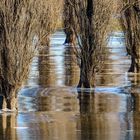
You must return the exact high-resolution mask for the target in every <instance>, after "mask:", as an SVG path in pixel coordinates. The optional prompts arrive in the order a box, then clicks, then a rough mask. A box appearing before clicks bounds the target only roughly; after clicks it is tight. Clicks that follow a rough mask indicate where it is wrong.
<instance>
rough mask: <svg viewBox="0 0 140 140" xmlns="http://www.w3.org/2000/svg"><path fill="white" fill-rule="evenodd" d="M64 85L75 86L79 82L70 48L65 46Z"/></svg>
mask: <svg viewBox="0 0 140 140" xmlns="http://www.w3.org/2000/svg"><path fill="white" fill-rule="evenodd" d="M64 63H65V65H64V68H65V85H66V86H76V85H77V83H78V80H79V67H78V66H77V64H76V63H77V62H76V56H75V54H74V51H73V47H72V46H66V47H65V52H64Z"/></svg>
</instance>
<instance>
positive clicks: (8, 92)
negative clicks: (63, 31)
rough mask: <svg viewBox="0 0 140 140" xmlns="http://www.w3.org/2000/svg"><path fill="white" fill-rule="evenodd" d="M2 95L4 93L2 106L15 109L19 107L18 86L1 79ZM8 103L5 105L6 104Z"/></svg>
mask: <svg viewBox="0 0 140 140" xmlns="http://www.w3.org/2000/svg"><path fill="white" fill-rule="evenodd" d="M0 84H1V95H2V98H1V100H2V103H1V108H2V109H4V108H7V109H10V110H15V109H17V98H16V94H17V90H18V87H16V86H12V85H10V84H9V83H8V82H6V81H5V80H1V83H0ZM5 103H6V105H3V104H5Z"/></svg>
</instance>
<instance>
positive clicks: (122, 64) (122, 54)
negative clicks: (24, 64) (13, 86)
mask: <svg viewBox="0 0 140 140" xmlns="http://www.w3.org/2000/svg"><path fill="white" fill-rule="evenodd" d="M119 38H122V36H120V37H119V36H117V37H116V36H115V37H112V38H111V42H110V43H111V44H110V46H109V47H108V51H109V57H108V58H107V60H106V61H105V66H104V69H103V73H101V74H100V75H98V76H97V82H96V83H97V84H96V85H97V86H96V88H95V90H94V92H90V93H89V92H85V91H78V92H79V93H77V91H76V89H75V88H74V86H75V85H77V80H78V78H79V76H78V75H79V73H78V68H77V66H76V64H75V62H74V61H73V59H75V58H73V57H74V55H73V53H72V48H71V47H68V46H63V45H61V44H63V42H64V40H65V36H64V34H63V33H62V32H57V33H56V34H54V35H53V36H52V39H51V45H52V47H51V48H49V49H48V50H47V49H46V48H44V50H43V52H39V56H36V57H35V58H34V61H33V64H32V70H31V73H30V77H29V79H28V82H27V83H26V86H25V87H24V88H23V89H22V90H21V91H20V93H19V95H18V100H19V102H18V103H19V104H18V110H19V112H18V114H14V113H1V114H0V139H2V140H3V139H4V140H5V139H8V140H10V139H13V140H32V139H33V140H34V139H37V140H40V139H41V140H46V139H47V140H139V139H140V95H139V93H140V88H139V87H140V74H132V73H130V74H128V73H125V72H126V71H127V70H128V68H129V64H130V61H129V59H128V57H127V56H126V51H125V48H124V44H123V43H122V44H121V43H120V42H121V41H122V39H121V40H120V39H119ZM118 39H119V40H118ZM122 60H123V61H122Z"/></svg>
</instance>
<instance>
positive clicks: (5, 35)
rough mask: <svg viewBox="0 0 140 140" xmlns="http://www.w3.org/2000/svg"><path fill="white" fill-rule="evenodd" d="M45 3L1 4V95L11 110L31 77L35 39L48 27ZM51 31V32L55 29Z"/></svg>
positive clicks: (10, 0)
mask: <svg viewBox="0 0 140 140" xmlns="http://www.w3.org/2000/svg"><path fill="white" fill-rule="evenodd" d="M45 1H46V0H42V1H39V0H1V1H0V94H1V95H2V96H3V97H4V99H5V100H6V104H7V106H6V107H7V108H9V109H13V108H14V107H15V102H14V101H16V100H15V99H16V96H17V91H18V90H19V89H20V87H21V86H22V84H23V82H24V81H25V80H26V79H27V77H28V73H29V67H30V63H31V62H32V58H33V56H34V52H35V49H36V46H37V45H38V44H37V43H33V42H34V41H33V40H34V37H35V36H36V35H38V34H39V33H43V31H44V28H46V27H44V24H43V23H42V22H43V20H45V23H46V19H44V15H45V13H46V14H48V15H49V13H47V12H48V10H47V9H44V6H45V5H43V3H45ZM48 8H49V7H48ZM51 8H52V7H51ZM49 12H50V11H49ZM42 15H43V16H42ZM54 16H55V15H54ZM42 18H43V19H42ZM48 24H50V22H49V23H48ZM47 28H48V26H47ZM50 28H51V29H50ZM50 28H49V31H50V30H53V27H50Z"/></svg>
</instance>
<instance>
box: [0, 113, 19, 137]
mask: <svg viewBox="0 0 140 140" xmlns="http://www.w3.org/2000/svg"><path fill="white" fill-rule="evenodd" d="M16 119H17V115H16V114H14V113H13V114H7V113H3V114H1V115H0V139H1V140H17V131H16V129H15V128H16V125H17V124H16V121H17V120H16Z"/></svg>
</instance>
